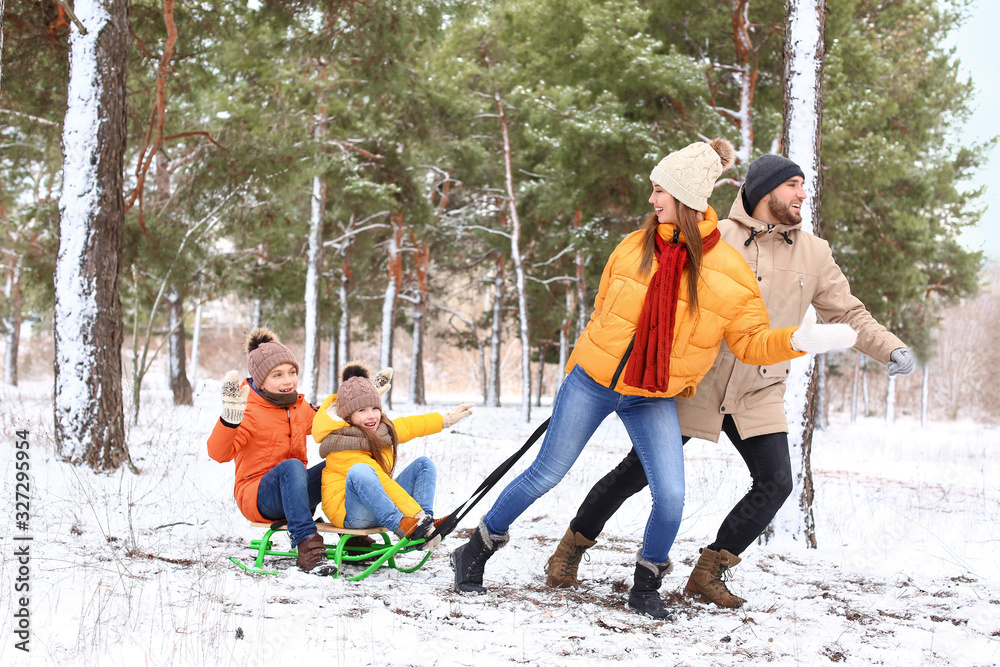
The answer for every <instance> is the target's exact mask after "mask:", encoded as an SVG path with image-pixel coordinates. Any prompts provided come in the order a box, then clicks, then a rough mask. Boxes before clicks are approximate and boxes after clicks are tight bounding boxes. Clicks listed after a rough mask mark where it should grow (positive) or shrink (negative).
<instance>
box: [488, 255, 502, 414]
mask: <svg viewBox="0 0 1000 667" xmlns="http://www.w3.org/2000/svg"><path fill="white" fill-rule="evenodd" d="M503 283H504V278H503V259H502V258H501V259H497V275H496V278H494V279H493V323H492V326H491V327H490V380H489V386H488V388H487V390H486V405H488V406H489V407H493V408H499V407H500V329H501V327H502V325H503Z"/></svg>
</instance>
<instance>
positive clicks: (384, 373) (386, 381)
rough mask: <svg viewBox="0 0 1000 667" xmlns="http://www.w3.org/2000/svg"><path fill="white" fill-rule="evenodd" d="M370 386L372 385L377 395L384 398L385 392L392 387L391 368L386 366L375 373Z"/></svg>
mask: <svg viewBox="0 0 1000 667" xmlns="http://www.w3.org/2000/svg"><path fill="white" fill-rule="evenodd" d="M372 384H374V385H375V389H377V390H378V395H379V396H384V395H385V392H387V391H389V389H390V388H391V387H392V366H386V367H385V368H383V369H382V370H380V371H379V372H378V373H376V374H375V379H374V380H372Z"/></svg>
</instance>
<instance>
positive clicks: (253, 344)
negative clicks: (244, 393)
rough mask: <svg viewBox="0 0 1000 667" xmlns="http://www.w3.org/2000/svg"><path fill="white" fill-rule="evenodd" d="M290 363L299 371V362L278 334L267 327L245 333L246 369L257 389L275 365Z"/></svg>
mask: <svg viewBox="0 0 1000 667" xmlns="http://www.w3.org/2000/svg"><path fill="white" fill-rule="evenodd" d="M281 364H291V365H292V366H295V372H296V373H297V372H299V362H298V361H296V360H295V355H294V354H292V351H291V350H289V349H288V348H287V347H285V346H284V345H283V344H282V343H281V341H280V340H278V336H277V335H275V333H274V332H273V331H271V330H270V329H268V328H267V327H257V328H256V329H254V330H253V331H251V332H250V333H249V334H247V370H248V371H249V372H250V377H251V379H253V386H255V387H257V388H258V389H260V388H261V386H263V384H264V380H266V379H267V376H268V375H269V374H270V373H271V371H272V370H274V368H275V367H276V366H280V365H281Z"/></svg>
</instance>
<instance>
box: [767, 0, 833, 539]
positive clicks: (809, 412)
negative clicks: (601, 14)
mask: <svg viewBox="0 0 1000 667" xmlns="http://www.w3.org/2000/svg"><path fill="white" fill-rule="evenodd" d="M786 6H787V14H786V19H785V81H784V85H785V96H784V97H785V106H784V119H783V127H782V136H781V147H782V151H783V153H784V154H785V155H786V156H787V157H788V158H789V159H791V160H793V161H794V162H795V163H796V164H798V165H799V166H800V167H802V171H803V173H804V174H805V189H806V192H808V193H809V194H810V197H809V199H807V200H806V201H805V202H804V204H803V205H802V229H803V230H804V231H806V232H812V233H818V231H819V228H820V224H819V210H820V202H821V201H822V197H823V184H822V174H821V171H820V168H821V167H820V147H821V132H822V116H823V114H822V111H823V61H824V59H825V57H826V47H825V46H824V43H823V37H824V30H825V24H824V19H825V13H826V1H825V0H787V3H786ZM817 379H818V378H817V374H816V373H815V359H813V358H812V355H808V356H805V357H801V358H799V359H795V360H793V361H792V368H791V373H790V375H789V378H788V381H787V382H786V392H785V414H786V415H788V428H789V433H788V444H789V449H790V455H791V459H792V477H793V489H792V494H791V497H790V500H791V502H787V503H785V505H784V507H782V508H781V510H780V511H779V512H778V515H777V516H776V517H775V518H774V521H773V522H772V524H771V527H770V528H769V529H768V530H767V531H765V533H764V536H763V539H764V541H765V542H766V541H767V540H768V539H770V537H771V536H773V535H774V534H781V535H788V536H790V537H791V538H792V539H795V540H802V541H804V542H805V544H806V545H807V546H808V547H810V548H814V549H815V548H816V522H815V519H814V518H813V509H812V505H813V481H812V465H811V461H810V458H811V454H812V435H813V428H814V426H815V415H816V400H817V392H816V385H817Z"/></svg>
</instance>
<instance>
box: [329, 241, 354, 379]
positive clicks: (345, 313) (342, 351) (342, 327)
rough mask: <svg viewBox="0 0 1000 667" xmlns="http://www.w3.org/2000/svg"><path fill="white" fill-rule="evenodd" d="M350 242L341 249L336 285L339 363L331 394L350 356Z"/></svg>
mask: <svg viewBox="0 0 1000 667" xmlns="http://www.w3.org/2000/svg"><path fill="white" fill-rule="evenodd" d="M350 243H351V242H350V240H348V241H347V242H346V243H345V245H344V247H343V249H342V250H341V259H340V284H339V286H338V287H337V295H338V297H339V299H340V322H339V323H338V325H337V359H338V360H339V365H338V366H337V370H336V371H335V372H334V374H333V375H334V378H333V380H332V381H331V383H330V387H331V388H330V393H331V394H332V393H333V392H335V391H337V388H338V387H340V368H341V366H343V365H344V364H346V363H347V362H348V361H349V360H350V358H351V305H350V302H349V301H348V300H347V295H348V292H349V290H350V286H351V258H350V254H349V253H350V249H351V246H350Z"/></svg>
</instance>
